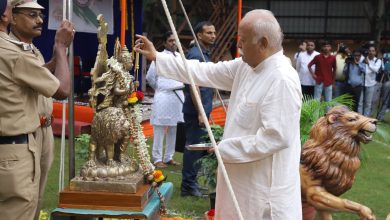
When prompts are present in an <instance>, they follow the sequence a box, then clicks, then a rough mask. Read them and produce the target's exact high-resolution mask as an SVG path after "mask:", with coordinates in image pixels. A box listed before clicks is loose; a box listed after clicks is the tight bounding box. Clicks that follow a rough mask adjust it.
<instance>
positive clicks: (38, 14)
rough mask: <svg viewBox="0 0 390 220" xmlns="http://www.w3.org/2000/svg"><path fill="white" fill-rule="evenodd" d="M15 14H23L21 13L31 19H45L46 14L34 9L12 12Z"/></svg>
mask: <svg viewBox="0 0 390 220" xmlns="http://www.w3.org/2000/svg"><path fill="white" fill-rule="evenodd" d="M13 13H15V14H23V15H26V16H28V17H30V18H32V19H37V18H38V17H39V18H40V19H42V20H45V18H46V15H44V14H42V13H40V12H35V11H31V12H21V11H15V12H13Z"/></svg>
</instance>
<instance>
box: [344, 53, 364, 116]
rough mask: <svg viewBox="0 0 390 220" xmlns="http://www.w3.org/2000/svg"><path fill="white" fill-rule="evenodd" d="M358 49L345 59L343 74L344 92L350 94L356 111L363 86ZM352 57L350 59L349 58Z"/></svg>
mask: <svg viewBox="0 0 390 220" xmlns="http://www.w3.org/2000/svg"><path fill="white" fill-rule="evenodd" d="M360 56H361V53H360V51H354V52H353V54H352V56H351V57H349V58H348V59H347V60H346V64H345V66H344V70H343V73H344V76H345V81H346V82H347V83H346V93H348V94H350V95H352V97H353V100H354V102H355V106H354V109H353V110H354V111H357V103H359V100H360V95H361V92H362V87H363V68H361V67H362V66H361V65H360V62H359V60H360ZM350 58H352V60H351V59H350Z"/></svg>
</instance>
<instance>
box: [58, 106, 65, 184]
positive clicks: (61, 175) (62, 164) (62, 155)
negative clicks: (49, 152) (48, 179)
mask: <svg viewBox="0 0 390 220" xmlns="http://www.w3.org/2000/svg"><path fill="white" fill-rule="evenodd" d="M65 123H66V101H63V102H62V128H61V153H60V173H59V175H58V191H59V192H61V191H62V190H64V182H65V180H64V175H65Z"/></svg>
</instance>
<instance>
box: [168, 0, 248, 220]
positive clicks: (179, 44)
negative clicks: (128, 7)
mask: <svg viewBox="0 0 390 220" xmlns="http://www.w3.org/2000/svg"><path fill="white" fill-rule="evenodd" d="M161 3H162V5H163V7H164V11H165V14H166V16H167V18H168V22H169V26H170V27H171V29H172V33H173V35H174V36H175V40H176V44H177V47H178V49H179V52H180V56H181V58H182V60H183V63H184V67H185V70H186V72H187V73H188V77H189V79H190V82H191V89H192V92H193V93H194V95H195V100H196V102H197V103H198V105H199V106H200V107H201V112H200V113H201V116H202V118H203V121H204V122H205V125H206V129H207V132H208V134H209V136H210V140H211V143H212V145H213V147H214V149H215V155H216V156H217V160H218V165H219V166H220V167H221V169H220V170H221V171H222V175H223V177H224V179H225V181H226V185H227V187H228V190H229V193H230V196H231V197H232V199H233V203H234V207H235V209H236V211H237V214H238V217H239V219H240V220H244V218H243V217H242V213H241V210H240V207H239V205H238V202H237V198H236V195H235V194H234V191H233V188H232V185H231V183H230V179H229V177H228V174H227V172H226V169H225V165H224V164H223V161H222V158H221V155H220V154H219V150H218V146H217V143H216V142H215V139H214V135H213V132H212V131H211V128H210V124H209V121H208V119H207V117H206V113H205V112H204V109H203V105H202V101H201V99H200V97H199V94H198V92H197V90H196V87H195V82H194V79H193V78H192V74H191V72H190V70H189V68H188V63H187V60H186V58H185V56H184V52H183V48H182V46H181V43H180V41H179V36H178V35H177V32H176V28H175V26H174V25H173V21H172V17H171V15H170V13H169V9H168V6H167V3H166V1H165V0H161Z"/></svg>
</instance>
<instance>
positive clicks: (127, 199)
mask: <svg viewBox="0 0 390 220" xmlns="http://www.w3.org/2000/svg"><path fill="white" fill-rule="evenodd" d="M152 193H153V190H151V188H150V185H141V187H140V188H139V189H138V190H137V192H136V193H114V192H82V191H71V190H69V188H66V189H65V190H64V191H62V192H61V193H60V198H59V206H58V207H60V208H76V209H93V210H117V211H142V210H143V209H144V207H145V205H146V204H147V202H148V200H149V197H150V196H151V195H152Z"/></svg>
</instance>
